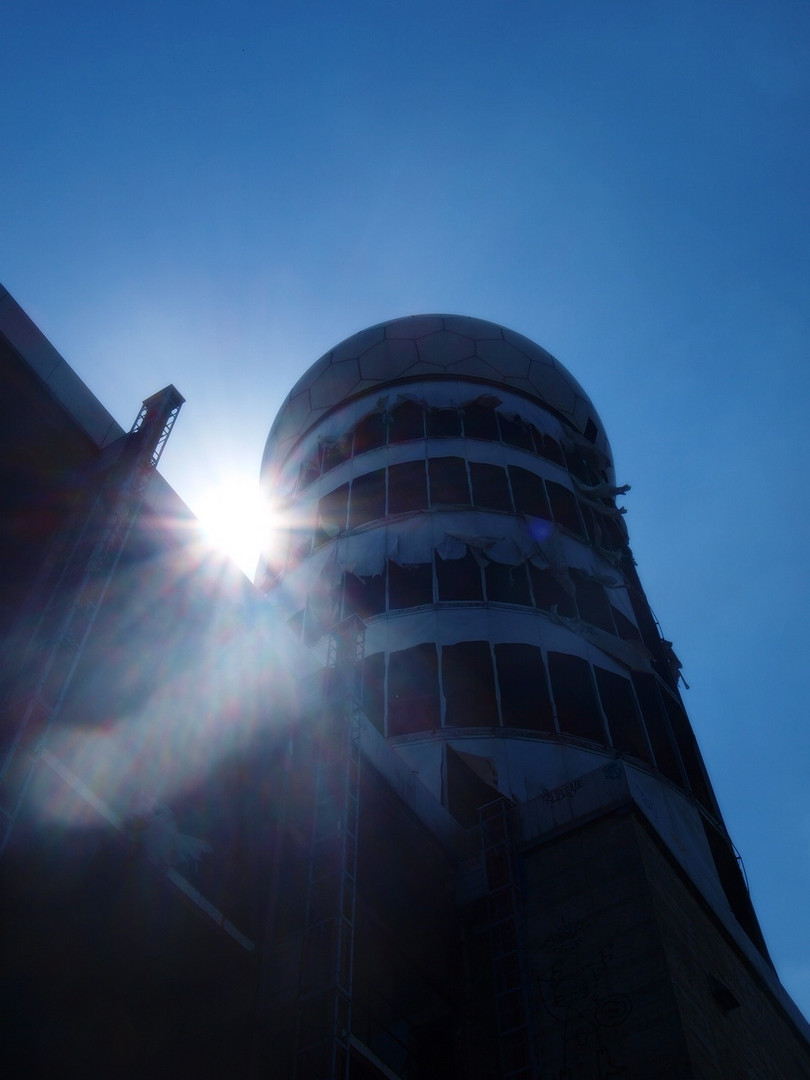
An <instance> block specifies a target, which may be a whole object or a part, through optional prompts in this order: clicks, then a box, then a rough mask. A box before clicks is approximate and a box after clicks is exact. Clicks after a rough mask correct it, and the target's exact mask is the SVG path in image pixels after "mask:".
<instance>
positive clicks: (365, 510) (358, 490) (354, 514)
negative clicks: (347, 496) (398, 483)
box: [349, 469, 385, 529]
mask: <svg viewBox="0 0 810 1080" xmlns="http://www.w3.org/2000/svg"><path fill="white" fill-rule="evenodd" d="M383 517H385V469H377V470H375V471H374V472H371V473H366V475H365V476H357V477H355V479H354V480H353V481H352V495H351V501H350V503H349V528H350V529H356V528H357V526H358V525H365V523H366V522H367V521H376V520H377V519H379V518H383Z"/></svg>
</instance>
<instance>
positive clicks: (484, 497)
mask: <svg viewBox="0 0 810 1080" xmlns="http://www.w3.org/2000/svg"><path fill="white" fill-rule="evenodd" d="M470 480H471V482H472V497H473V506H480V507H481V508H482V509H485V510H506V511H508V512H511V511H512V497H511V495H510V494H509V484H508V482H507V479H506V470H505V469H504V468H502V467H501V466H500V465H487V464H485V463H484V462H480V461H471V462H470Z"/></svg>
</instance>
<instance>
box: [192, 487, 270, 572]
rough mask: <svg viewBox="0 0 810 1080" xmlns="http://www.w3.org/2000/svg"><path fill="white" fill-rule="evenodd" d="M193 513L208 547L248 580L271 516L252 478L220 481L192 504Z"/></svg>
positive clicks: (266, 536)
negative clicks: (215, 550)
mask: <svg viewBox="0 0 810 1080" xmlns="http://www.w3.org/2000/svg"><path fill="white" fill-rule="evenodd" d="M193 509H194V512H195V513H196V515H197V517H198V518H199V521H200V525H201V526H202V530H203V534H204V536H205V538H206V540H207V541H208V543H210V544H212V545H213V546H214V547H216V548H218V549H219V550H220V551H222V552H223V553H224V554H225V555H227V556H228V557H229V558H231V559H232V560H233V561H234V562H235V563H236V565H237V566H238V567H239V568H240V569H241V570H242V571H243V572H244V573H245V574H247V576H248V577H249V578H251V579H252V578H253V575H254V573H255V570H256V563H257V560H258V558H259V551H260V549H261V546H262V544H263V543H266V542H267V538H268V534H269V530H270V528H271V527H272V514H271V512H270V510H269V508H268V507H267V506H266V504H265V503H264V501H263V500H262V498H261V495H260V492H259V486H258V484H257V483H256V480H255V477H246V476H239V475H236V474H234V475H232V476H229V477H227V478H223V479H222V480H221V481H220V482H219V483H218V484H217V486H216V487H213V488H210V489H209V490H208V491H207V492H205V494H203V495H202V496H200V497H199V498H198V499H197V500H196V502H195V505H194V507H193Z"/></svg>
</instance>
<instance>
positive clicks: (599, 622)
mask: <svg viewBox="0 0 810 1080" xmlns="http://www.w3.org/2000/svg"><path fill="white" fill-rule="evenodd" d="M571 580H572V581H573V582H574V587H575V588H576V591H577V607H578V609H579V616H580V618H581V619H584V620H585V622H588V623H591V625H592V626H598V627H599V629H600V630H606V631H607V632H608V633H609V634H614V633H615V632H616V628H615V627H614V625H613V618H612V616H611V614H610V610H611V609H610V603H609V602H608V598H607V596H606V595H605V590H604V588H603V587H602V586H601V585H600V584H599V582H598V581H594V580H593V578H590V577H588V575H587V574H582V573H579V571H577V570H572V571H571Z"/></svg>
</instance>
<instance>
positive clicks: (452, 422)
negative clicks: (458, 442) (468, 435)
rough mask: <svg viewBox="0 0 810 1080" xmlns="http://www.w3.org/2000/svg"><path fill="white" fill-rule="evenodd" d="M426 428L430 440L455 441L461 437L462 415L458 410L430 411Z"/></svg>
mask: <svg viewBox="0 0 810 1080" xmlns="http://www.w3.org/2000/svg"><path fill="white" fill-rule="evenodd" d="M425 427H426V430H427V434H428V438H430V439H453V438H457V437H459V436H460V435H461V413H460V412H459V411H458V409H428V410H427V412H426V413H425Z"/></svg>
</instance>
